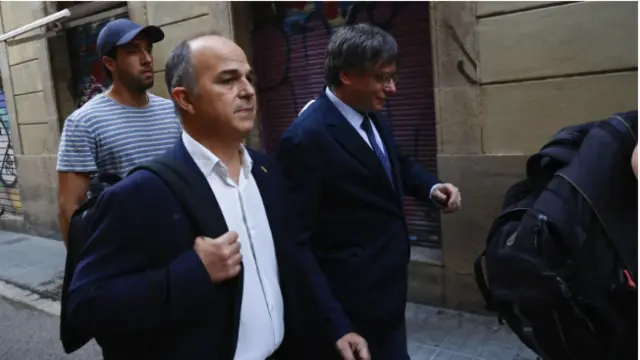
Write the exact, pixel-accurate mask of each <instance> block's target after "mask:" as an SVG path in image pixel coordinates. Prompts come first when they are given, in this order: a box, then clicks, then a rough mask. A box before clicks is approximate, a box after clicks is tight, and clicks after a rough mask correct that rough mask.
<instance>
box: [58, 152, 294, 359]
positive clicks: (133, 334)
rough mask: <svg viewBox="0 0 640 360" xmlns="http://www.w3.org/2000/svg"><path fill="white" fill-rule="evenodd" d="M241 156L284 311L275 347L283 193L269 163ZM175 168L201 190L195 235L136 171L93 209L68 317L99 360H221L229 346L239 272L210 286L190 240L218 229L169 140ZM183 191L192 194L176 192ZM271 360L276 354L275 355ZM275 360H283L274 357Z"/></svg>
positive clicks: (208, 200)
mask: <svg viewBox="0 0 640 360" xmlns="http://www.w3.org/2000/svg"><path fill="white" fill-rule="evenodd" d="M249 151H250V155H251V158H252V159H253V161H254V164H253V170H252V174H253V176H254V178H255V181H256V183H257V185H258V187H259V189H260V193H261V195H262V200H263V203H264V207H265V210H266V213H267V217H268V220H269V225H270V227H271V231H272V233H273V239H274V243H275V250H276V257H277V260H278V267H279V274H280V286H281V289H282V292H283V298H284V305H285V307H284V308H285V341H284V343H283V345H282V346H281V348H280V349H281V351H284V352H286V351H287V347H286V344H287V339H286V338H287V336H288V334H289V333H292V332H293V331H292V330H291V329H292V327H291V326H290V324H291V323H292V322H291V320H290V318H291V317H290V316H289V311H291V309H294V308H295V304H293V305H291V302H292V301H294V302H295V298H293V297H292V296H291V295H290V294H292V293H293V291H294V290H293V289H294V286H295V284H294V279H293V277H292V276H291V274H294V273H295V270H292V269H291V268H290V266H289V265H290V264H291V262H290V261H289V260H288V258H289V257H290V254H291V248H292V245H291V242H290V241H289V240H288V239H287V237H288V236H289V232H287V231H286V228H285V223H284V221H285V219H284V212H283V207H282V206H281V204H283V202H282V197H281V196H282V195H283V191H282V190H281V189H280V185H281V182H280V181H278V179H277V177H278V172H277V164H276V163H275V161H273V160H272V159H270V158H268V157H267V156H266V155H264V154H262V153H258V152H255V151H251V150H249ZM167 154H168V155H169V156H171V157H172V158H173V159H174V160H177V161H179V162H182V163H183V164H185V165H186V168H188V169H189V171H190V172H191V173H190V174H187V176H189V177H190V179H192V180H193V181H196V182H198V186H197V187H198V189H199V191H202V193H201V195H202V196H201V197H200V198H201V200H202V209H200V210H199V211H202V212H204V213H206V214H209V215H208V216H209V217H210V219H211V222H210V224H208V227H207V228H206V229H205V231H204V232H205V233H204V234H200V233H196V231H195V229H194V228H193V226H192V225H191V223H190V222H189V219H187V216H186V214H185V212H184V211H183V210H182V209H181V207H180V205H179V204H178V202H177V200H176V199H175V198H174V196H173V195H172V193H171V190H170V189H169V188H168V187H167V186H166V185H165V184H164V183H163V182H162V180H160V178H158V177H157V176H155V175H154V174H152V173H150V172H148V171H145V170H141V171H138V172H136V173H133V174H132V175H130V176H129V177H126V178H125V179H124V180H122V181H121V182H119V183H117V184H116V185H114V186H113V187H111V188H110V189H108V190H106V191H105V192H104V193H103V194H102V195H101V197H100V198H99V200H98V202H97V204H96V208H95V209H96V213H95V221H94V222H93V223H92V225H91V227H90V228H91V230H90V232H91V233H92V235H91V237H90V239H89V240H88V243H87V245H86V246H85V248H84V249H83V251H82V253H81V256H80V257H81V258H80V260H79V262H78V266H77V268H76V272H75V275H74V277H73V281H72V284H71V287H70V293H69V301H68V305H69V306H68V312H67V314H68V316H69V319H70V321H72V322H73V323H74V324H75V325H76V326H78V327H79V328H81V329H82V331H87V332H89V333H90V334H92V335H94V336H95V338H96V340H97V342H98V344H99V345H100V346H101V347H102V350H103V354H104V358H105V359H106V360H109V359H118V360H122V359H176V360H183V359H189V360H197V359H228V360H232V359H233V355H234V354H235V348H236V344H237V337H238V328H239V317H240V304H241V299H242V274H243V273H242V272H241V273H240V274H239V275H238V276H236V277H235V278H234V279H232V280H228V281H226V282H224V283H221V284H214V283H213V282H212V281H211V279H210V278H209V275H208V273H207V271H206V269H205V267H204V265H203V264H202V262H201V261H200V259H199V257H198V255H197V254H196V252H195V251H194V250H193V244H194V239H195V238H196V236H199V235H206V236H209V237H211V238H216V237H218V236H220V235H222V234H223V233H225V232H227V231H228V229H227V225H226V222H225V220H224V217H223V214H222V212H221V210H220V207H219V206H218V203H217V201H216V198H215V196H214V194H213V192H212V191H211V189H210V187H209V184H208V182H207V180H206V178H205V177H204V175H203V174H202V172H201V171H200V170H199V168H198V167H197V165H196V164H195V162H194V161H193V159H192V158H191V156H190V155H189V154H188V152H187V150H186V149H185V147H184V144H183V143H182V140H179V141H178V143H177V144H176V145H175V147H174V148H172V149H170V150H169V151H168V153H167ZM185 191H196V190H194V189H185ZM281 355H285V353H282V354H281ZM283 358H285V357H283Z"/></svg>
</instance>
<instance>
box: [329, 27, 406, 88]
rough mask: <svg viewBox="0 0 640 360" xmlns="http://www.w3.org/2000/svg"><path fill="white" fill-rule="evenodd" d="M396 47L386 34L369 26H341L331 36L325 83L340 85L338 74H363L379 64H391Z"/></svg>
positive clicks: (390, 37)
mask: <svg viewBox="0 0 640 360" xmlns="http://www.w3.org/2000/svg"><path fill="white" fill-rule="evenodd" d="M397 55H398V44H397V43H396V40H395V39H394V38H393V36H391V34H389V33H388V32H386V31H384V30H382V29H380V28H379V27H376V26H373V25H369V24H357V25H347V26H343V27H341V28H340V29H338V31H336V32H335V34H333V36H331V39H330V40H329V45H328V46H327V57H326V59H325V62H324V72H325V75H324V76H325V81H326V83H327V85H328V86H329V87H338V86H340V85H342V81H340V72H341V71H348V70H355V71H358V72H364V71H366V70H368V69H371V68H373V67H375V66H376V65H378V64H384V65H387V64H392V63H394V62H395V61H396V57H397Z"/></svg>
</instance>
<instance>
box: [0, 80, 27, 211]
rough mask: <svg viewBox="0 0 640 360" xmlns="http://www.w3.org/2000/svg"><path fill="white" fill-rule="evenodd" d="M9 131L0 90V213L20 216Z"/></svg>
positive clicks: (0, 90) (2, 95) (2, 94)
mask: <svg viewBox="0 0 640 360" xmlns="http://www.w3.org/2000/svg"><path fill="white" fill-rule="evenodd" d="M10 129H11V128H10V127H9V116H8V115H7V106H6V102H5V95H4V91H3V90H2V89H0V213H9V214H21V213H22V202H21V201H20V192H19V190H18V174H17V172H16V158H15V155H14V153H13V146H12V144H11V130H10Z"/></svg>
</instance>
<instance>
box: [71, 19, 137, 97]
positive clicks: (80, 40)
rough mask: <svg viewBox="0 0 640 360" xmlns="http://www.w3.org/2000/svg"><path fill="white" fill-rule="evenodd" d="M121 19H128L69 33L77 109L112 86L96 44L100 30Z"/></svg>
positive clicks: (81, 28)
mask: <svg viewBox="0 0 640 360" xmlns="http://www.w3.org/2000/svg"><path fill="white" fill-rule="evenodd" d="M119 18H126V14H122V15H119V16H116V17H113V18H110V19H104V20H100V21H96V22H92V23H89V24H84V25H80V26H77V27H74V28H71V29H69V30H68V32H67V41H68V44H69V52H70V57H71V71H72V74H73V78H74V82H73V83H74V84H73V85H74V89H73V94H74V99H75V100H76V106H77V107H81V106H82V105H84V104H85V103H86V102H87V101H89V100H91V99H92V98H93V97H94V96H96V95H98V94H100V93H102V92H104V91H105V90H106V89H107V88H108V87H109V86H110V85H111V80H110V79H109V77H107V76H105V70H104V69H103V66H102V61H101V60H100V58H99V56H98V52H97V49H96V42H97V40H98V34H99V33H100V30H102V28H103V27H104V26H105V25H106V24H107V23H108V22H109V21H112V20H115V19H119Z"/></svg>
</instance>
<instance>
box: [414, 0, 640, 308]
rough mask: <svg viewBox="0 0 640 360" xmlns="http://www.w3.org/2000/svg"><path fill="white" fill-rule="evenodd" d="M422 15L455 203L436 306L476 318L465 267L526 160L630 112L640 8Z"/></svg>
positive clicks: (549, 7) (528, 5)
mask: <svg viewBox="0 0 640 360" xmlns="http://www.w3.org/2000/svg"><path fill="white" fill-rule="evenodd" d="M432 6H433V9H434V11H433V15H432V16H433V19H432V24H433V25H432V26H433V29H434V35H433V36H434V43H435V49H434V52H435V55H434V56H435V64H437V67H436V70H435V71H436V74H435V79H436V81H435V83H436V104H437V105H436V106H437V120H438V121H437V126H438V128H439V129H438V135H439V139H438V141H439V155H438V173H439V175H440V176H441V178H442V179H443V180H445V181H449V182H452V183H454V184H456V185H458V186H459V187H460V189H461V192H462V198H463V209H462V211H460V212H459V213H457V214H453V215H447V216H443V217H442V238H443V249H442V252H443V255H442V263H443V266H442V269H443V270H442V271H443V278H444V279H443V282H444V289H445V290H444V294H443V302H444V305H445V306H447V307H450V308H457V309H465V310H474V311H482V307H483V305H484V302H483V301H482V299H481V296H480V294H479V292H478V290H477V286H476V284H475V280H474V278H473V261H474V260H475V257H476V256H477V255H478V254H479V253H480V252H481V250H482V249H483V248H484V245H485V240H486V236H487V232H488V230H489V227H490V225H491V223H492V221H493V220H494V219H495V217H496V216H497V215H498V213H499V211H500V206H501V203H502V201H503V196H504V192H505V191H506V189H507V188H508V187H509V186H510V185H512V184H513V183H515V182H516V181H518V180H519V179H521V178H522V177H523V176H524V170H525V168H524V163H525V161H526V159H527V158H528V156H529V155H531V154H532V153H534V152H536V151H537V150H538V149H539V148H540V146H542V145H543V144H544V142H545V141H546V140H547V139H548V138H549V137H551V136H552V135H553V134H554V133H555V132H556V131H558V130H559V129H560V128H562V127H564V126H567V125H571V124H576V123H581V122H586V121H591V120H597V119H602V118H604V117H606V116H608V115H610V114H612V113H614V112H618V111H626V110H631V109H637V98H638V93H637V65H638V59H637V53H638V39H637V22H638V20H637V12H638V8H637V6H638V5H637V3H629V2H578V3H556V2H477V3H473V2H436V3H433V5H432ZM456 38H457V39H459V41H456ZM465 52H466V53H468V54H469V56H466V55H465ZM459 63H460V64H461V65H460V64H459ZM474 64H475V66H474ZM459 66H461V67H462V68H463V69H465V71H464V73H463V72H461V71H460V70H459ZM425 282H427V281H425Z"/></svg>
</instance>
